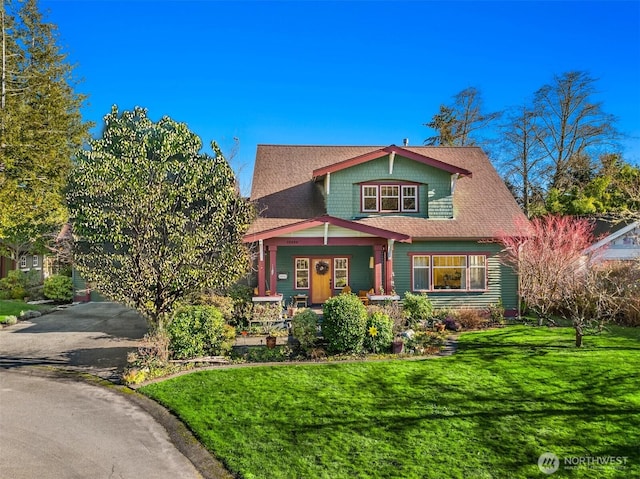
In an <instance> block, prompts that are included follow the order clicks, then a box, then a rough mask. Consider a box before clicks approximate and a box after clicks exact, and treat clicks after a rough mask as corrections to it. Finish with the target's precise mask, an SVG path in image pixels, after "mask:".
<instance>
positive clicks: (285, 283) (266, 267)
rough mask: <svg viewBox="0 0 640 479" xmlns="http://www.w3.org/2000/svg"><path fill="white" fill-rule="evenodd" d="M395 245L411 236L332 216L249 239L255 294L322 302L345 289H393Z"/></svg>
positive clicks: (248, 237)
mask: <svg viewBox="0 0 640 479" xmlns="http://www.w3.org/2000/svg"><path fill="white" fill-rule="evenodd" d="M396 241H401V242H411V238H410V237H408V236H406V235H403V234H399V233H394V232H392V231H388V230H383V229H380V228H375V227H371V226H366V225H363V224H361V223H358V222H355V221H348V220H344V219H340V218H335V217H331V216H328V215H325V216H322V217H318V218H314V219H310V220H303V221H299V222H297V223H292V224H288V225H286V226H283V227H278V228H274V229H272V230H268V231H264V232H262V233H257V234H252V235H247V237H245V242H247V243H253V244H254V245H255V246H256V249H257V254H256V269H257V272H258V274H257V290H258V291H257V295H256V296H258V297H264V296H275V295H282V296H283V299H284V301H285V303H286V304H288V303H290V302H292V301H294V296H300V295H306V296H307V297H308V304H322V303H324V302H325V301H326V300H327V299H328V298H330V297H332V296H335V295H336V294H339V293H340V292H341V291H342V289H343V288H344V287H346V286H350V287H351V288H352V290H353V291H354V292H357V291H360V290H364V291H370V290H371V289H373V290H374V292H375V293H376V294H384V292H389V291H392V290H393V289H394V278H393V251H394V244H395V242H396ZM267 291H268V292H269V293H268V294H267Z"/></svg>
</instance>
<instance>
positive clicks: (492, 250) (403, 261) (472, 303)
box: [393, 241, 518, 309]
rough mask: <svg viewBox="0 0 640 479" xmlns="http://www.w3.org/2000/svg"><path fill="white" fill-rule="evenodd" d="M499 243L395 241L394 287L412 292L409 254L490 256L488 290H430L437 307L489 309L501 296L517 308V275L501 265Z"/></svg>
mask: <svg viewBox="0 0 640 479" xmlns="http://www.w3.org/2000/svg"><path fill="white" fill-rule="evenodd" d="M499 251H500V247H499V246H498V245H496V244H483V243H477V242H473V241H446V242H435V241H433V242H431V241H428V242H427V241H422V242H414V243H411V244H405V243H396V245H395V248H394V260H393V266H394V271H395V277H394V282H395V289H396V292H398V293H399V294H400V295H404V293H405V292H406V291H411V257H410V256H409V254H410V253H421V254H434V253H435V254H437V253H443V254H444V253H454V254H455V253H465V254H486V255H487V291H481V292H475V291H474V292H463V291H453V290H437V291H432V292H429V293H427V294H428V296H429V298H430V299H431V301H432V303H433V304H434V306H435V307H436V308H486V307H487V306H488V305H490V304H496V303H498V301H499V300H500V299H502V303H503V305H504V307H505V308H506V309H516V308H517V305H518V300H517V276H516V275H515V273H514V272H513V270H511V269H510V268H508V267H506V266H503V265H501V264H500V262H499V261H498V258H497V253H498V252H499Z"/></svg>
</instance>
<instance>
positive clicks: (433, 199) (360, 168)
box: [325, 155, 453, 219]
mask: <svg viewBox="0 0 640 479" xmlns="http://www.w3.org/2000/svg"><path fill="white" fill-rule="evenodd" d="M368 181H389V182H392V183H393V182H399V183H401V182H413V183H420V184H421V186H420V187H419V193H418V194H419V213H393V214H395V215H398V214H402V215H405V216H420V217H429V218H451V217H452V216H453V199H452V198H453V197H452V195H451V175H450V174H449V173H447V172H446V171H442V170H439V169H437V168H434V167H432V166H427V165H423V164H422V163H418V162H416V161H413V160H409V159H407V158H403V157H401V156H397V155H396V158H395V160H394V166H393V174H391V175H390V174H389V157H388V156H385V157H383V158H378V159H376V160H372V161H369V162H367V163H363V164H360V165H356V166H353V167H351V168H347V169H345V170H340V171H336V172H335V173H332V174H331V180H330V193H329V195H326V192H325V197H326V204H327V213H328V214H329V215H331V216H336V217H338V218H344V219H353V218H359V217H363V216H367V215H368V213H364V214H363V213H362V212H361V197H360V183H363V182H368ZM374 214H376V213H374ZM383 214H384V213H383Z"/></svg>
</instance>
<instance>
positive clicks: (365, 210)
mask: <svg viewBox="0 0 640 479" xmlns="http://www.w3.org/2000/svg"><path fill="white" fill-rule="evenodd" d="M367 188H373V189H374V190H375V192H376V193H375V196H371V195H367V194H365V189H367ZM369 198H375V200H376V206H375V208H374V209H370V208H369V209H367V208H366V207H365V200H366V199H369ZM379 198H380V192H379V189H378V185H362V192H361V201H362V211H364V212H367V213H377V212H378V211H379V210H380V203H379V201H380V200H379Z"/></svg>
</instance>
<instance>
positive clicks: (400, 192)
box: [360, 183, 420, 213]
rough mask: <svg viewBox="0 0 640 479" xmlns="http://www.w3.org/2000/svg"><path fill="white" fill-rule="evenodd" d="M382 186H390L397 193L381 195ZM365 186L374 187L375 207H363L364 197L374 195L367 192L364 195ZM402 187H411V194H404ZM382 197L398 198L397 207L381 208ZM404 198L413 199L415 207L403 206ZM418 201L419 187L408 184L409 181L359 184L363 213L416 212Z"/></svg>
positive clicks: (417, 210) (418, 208) (418, 209)
mask: <svg viewBox="0 0 640 479" xmlns="http://www.w3.org/2000/svg"><path fill="white" fill-rule="evenodd" d="M383 187H392V188H397V189H398V194H397V195H385V196H383V195H382V188H383ZM366 188H374V189H375V192H376V195H375V199H376V208H375V209H370V208H369V209H368V208H365V199H368V198H374V196H372V195H370V194H367V195H365V189H366ZM404 188H413V191H414V194H413V195H405V194H404ZM383 198H396V199H397V200H398V208H397V209H392V210H389V209H383V208H382V200H383ZM405 198H413V199H414V200H415V208H405V207H404V199H405ZM418 201H419V188H418V185H414V184H409V183H380V184H378V183H375V184H372V183H363V184H361V185H360V202H361V205H362V212H363V213H418V212H419V211H420V205H419V203H418Z"/></svg>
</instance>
